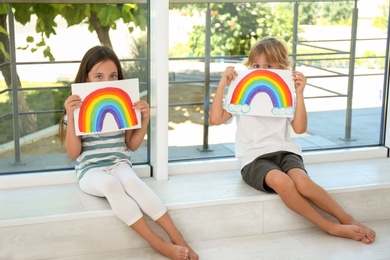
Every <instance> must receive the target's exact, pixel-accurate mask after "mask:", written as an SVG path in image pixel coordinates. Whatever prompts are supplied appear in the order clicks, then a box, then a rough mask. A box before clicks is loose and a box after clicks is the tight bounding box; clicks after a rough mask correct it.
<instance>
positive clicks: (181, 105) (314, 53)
mask: <svg viewBox="0 0 390 260" xmlns="http://www.w3.org/2000/svg"><path fill="white" fill-rule="evenodd" d="M355 3H356V2H355V1H336V2H335V1H331V2H328V1H322V2H319V1H313V2H284V1H283V2H272V3H268V2H265V1H264V2H239V3H219V2H218V3H204V4H171V6H170V28H169V29H170V32H171V33H170V38H169V39H170V66H169V68H170V89H169V90H170V92H169V97H170V110H169V112H170V114H169V127H170V130H169V133H170V134H169V159H170V161H177V160H191V159H198V158H214V157H226V156H233V155H234V138H235V135H234V131H235V124H234V123H232V124H228V125H223V126H211V125H208V123H207V114H208V109H209V104H210V103H209V100H210V99H211V100H212V94H213V93H214V91H215V87H216V86H217V83H218V81H219V77H220V74H221V72H222V71H223V70H224V69H225V68H226V67H227V66H229V65H233V66H235V67H237V68H240V67H242V62H243V60H244V59H245V58H246V55H247V53H248V52H249V48H250V46H251V45H252V44H253V43H254V42H255V41H257V40H259V39H261V38H262V37H264V36H268V35H273V36H276V37H279V38H281V39H283V40H285V41H286V42H287V43H288V46H289V49H290V53H291V58H292V60H293V61H294V67H293V69H294V70H298V71H301V72H303V73H304V74H305V75H306V76H307V78H308V84H307V87H306V90H305V97H306V106H307V110H308V116H309V126H308V130H307V132H306V133H305V134H302V135H294V136H293V138H294V139H295V140H296V141H297V142H299V143H300V144H301V145H302V148H303V150H305V151H314V150H322V149H336V148H351V147H363V146H380V145H383V138H382V125H383V112H384V108H385V106H384V102H385V99H384V97H385V93H386V86H385V77H387V76H388V75H387V72H386V71H385V68H386V67H385V64H386V47H387V44H388V35H387V32H388V31H387V28H388V13H389V2H388V1H374V2H372V1H358V5H356V4H355ZM243 68H244V67H243ZM209 95H210V99H209Z"/></svg>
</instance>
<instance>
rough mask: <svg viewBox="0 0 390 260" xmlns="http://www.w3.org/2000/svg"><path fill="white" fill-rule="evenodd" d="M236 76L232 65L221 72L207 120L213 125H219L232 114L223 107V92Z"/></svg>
mask: <svg viewBox="0 0 390 260" xmlns="http://www.w3.org/2000/svg"><path fill="white" fill-rule="evenodd" d="M236 76H237V72H236V71H235V70H234V67H233V66H230V67H227V68H226V70H225V71H224V72H223V73H222V76H221V79H220V81H219V83H218V87H217V90H216V91H215V95H214V99H213V103H212V104H211V107H210V115H209V122H210V123H211V124H213V125H220V124H223V123H225V122H226V121H227V120H229V119H230V118H231V117H232V114H230V113H229V112H227V111H226V110H225V109H223V106H222V103H223V94H224V90H225V87H226V86H227V85H228V84H229V83H230V82H231V81H232V80H234V78H235V77H236Z"/></svg>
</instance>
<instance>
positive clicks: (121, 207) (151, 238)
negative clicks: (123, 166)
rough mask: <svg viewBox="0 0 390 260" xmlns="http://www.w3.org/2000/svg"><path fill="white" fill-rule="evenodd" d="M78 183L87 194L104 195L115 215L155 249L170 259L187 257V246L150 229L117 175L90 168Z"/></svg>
mask: <svg viewBox="0 0 390 260" xmlns="http://www.w3.org/2000/svg"><path fill="white" fill-rule="evenodd" d="M79 184H80V188H81V189H82V190H83V191H84V192H86V193H88V194H91V195H94V196H99V197H106V198H107V200H108V202H109V203H110V205H111V208H112V210H113V211H114V212H115V215H116V216H117V217H118V218H119V219H121V220H122V221H123V222H125V223H126V224H127V225H128V226H130V227H132V228H133V229H134V230H135V231H136V232H137V233H138V234H139V235H140V236H141V237H142V238H144V239H145V240H146V241H147V242H148V243H149V244H150V245H151V246H152V247H153V248H154V249H155V250H157V251H158V252H160V253H161V254H163V255H165V256H167V257H169V258H171V259H187V258H188V248H186V247H183V246H176V245H172V244H170V243H167V242H166V241H164V240H163V239H162V238H161V237H159V236H157V235H156V234H155V233H154V232H153V231H152V230H151V229H150V227H149V226H148V224H147V222H146V221H145V219H144V218H143V216H142V212H141V210H140V209H139V207H138V205H137V203H136V202H135V201H134V200H133V199H132V198H130V197H129V196H128V195H127V194H126V192H125V191H124V189H123V186H122V183H121V182H120V181H119V179H118V178H117V177H114V176H111V175H109V174H107V173H105V172H103V171H97V170H91V171H89V172H87V173H86V174H85V175H84V177H83V178H82V179H81V180H80V183H79Z"/></svg>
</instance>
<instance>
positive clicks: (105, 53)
mask: <svg viewBox="0 0 390 260" xmlns="http://www.w3.org/2000/svg"><path fill="white" fill-rule="evenodd" d="M108 60H110V61H112V62H114V63H115V65H116V67H117V68H118V80H121V79H124V76H123V71H122V67H121V64H120V61H119V59H118V56H116V54H115V52H114V51H113V50H112V49H111V48H109V47H107V46H95V47H92V48H91V49H89V50H88V51H87V52H86V53H85V54H84V57H83V58H82V60H81V62H80V66H79V70H78V72H77V74H76V78H75V80H74V83H85V82H87V79H88V73H89V72H90V71H91V70H92V68H93V67H94V66H95V65H96V64H98V63H100V62H102V61H108ZM65 114H66V111H65V110H64V112H63V113H62V116H61V120H60V124H59V131H58V135H59V138H60V141H61V143H63V142H64V140H65V129H64V128H65V127H64V123H65V122H64V116H65Z"/></svg>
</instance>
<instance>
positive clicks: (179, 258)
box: [152, 239, 190, 260]
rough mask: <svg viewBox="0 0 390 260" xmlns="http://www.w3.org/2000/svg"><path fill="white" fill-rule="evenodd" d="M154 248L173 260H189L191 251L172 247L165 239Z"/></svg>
mask: <svg viewBox="0 0 390 260" xmlns="http://www.w3.org/2000/svg"><path fill="white" fill-rule="evenodd" d="M152 247H153V248H154V249H155V250H157V251H158V252H160V253H161V254H163V255H164V256H166V257H168V258H170V259H172V260H187V259H188V257H189V251H190V250H189V249H188V248H187V247H184V246H179V245H172V244H170V243H167V242H166V241H164V240H163V239H161V240H160V241H158V242H156V243H154V244H153V245H152Z"/></svg>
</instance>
